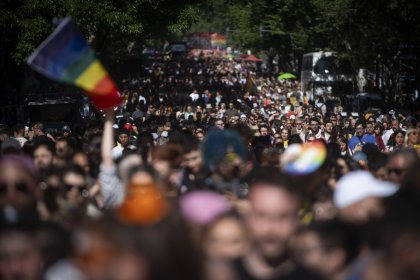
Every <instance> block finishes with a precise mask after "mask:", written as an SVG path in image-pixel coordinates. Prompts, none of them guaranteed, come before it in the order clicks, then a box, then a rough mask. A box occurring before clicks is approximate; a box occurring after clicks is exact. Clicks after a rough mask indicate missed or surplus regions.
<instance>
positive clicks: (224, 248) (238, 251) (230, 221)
mask: <svg viewBox="0 0 420 280" xmlns="http://www.w3.org/2000/svg"><path fill="white" fill-rule="evenodd" d="M248 246H249V238H248V234H247V229H246V227H245V224H244V221H243V219H242V217H241V216H239V215H238V214H236V213H234V212H228V213H226V214H223V215H221V216H219V217H218V218H216V220H214V221H212V223H211V224H209V225H207V226H206V228H205V229H204V233H203V247H204V251H205V253H206V255H207V257H208V258H209V259H212V260H218V259H227V260H233V259H236V258H238V257H240V256H242V255H243V254H245V252H246V250H247V248H248Z"/></svg>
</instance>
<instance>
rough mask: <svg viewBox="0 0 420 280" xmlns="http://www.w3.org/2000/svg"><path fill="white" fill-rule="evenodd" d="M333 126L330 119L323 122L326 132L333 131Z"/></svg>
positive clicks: (330, 132)
mask: <svg viewBox="0 0 420 280" xmlns="http://www.w3.org/2000/svg"><path fill="white" fill-rule="evenodd" d="M333 128H334V125H333V124H332V122H331V121H327V122H326V123H325V132H327V133H328V134H332V133H333Z"/></svg>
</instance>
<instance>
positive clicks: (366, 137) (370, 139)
mask: <svg viewBox="0 0 420 280" xmlns="http://www.w3.org/2000/svg"><path fill="white" fill-rule="evenodd" d="M359 143H361V144H363V145H364V144H366V143H372V144H376V139H375V136H373V135H370V134H365V135H363V136H362V137H361V138H360V139H359V137H357V136H356V135H355V136H353V137H352V138H350V140H349V148H350V150H352V151H353V150H354V148H355V147H356V145H357V144H359Z"/></svg>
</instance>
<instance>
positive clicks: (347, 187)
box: [334, 170, 398, 208]
mask: <svg viewBox="0 0 420 280" xmlns="http://www.w3.org/2000/svg"><path fill="white" fill-rule="evenodd" d="M397 190H398V187H397V185H395V184H393V183H391V182H385V181H380V180H378V179H376V178H375V177H373V175H372V174H371V173H370V172H368V171H364V170H358V171H353V172H350V173H349V174H347V175H345V176H343V177H342V178H341V179H340V180H339V181H338V182H337V186H336V188H335V192H334V204H335V205H336V206H337V208H344V207H347V206H349V205H351V204H354V203H356V202H359V201H361V200H362V199H365V198H368V197H388V196H391V195H393V194H394V193H395V192H396V191H397Z"/></svg>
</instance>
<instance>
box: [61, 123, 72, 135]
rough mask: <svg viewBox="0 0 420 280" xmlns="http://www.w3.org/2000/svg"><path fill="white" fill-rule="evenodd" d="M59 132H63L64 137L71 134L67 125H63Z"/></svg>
mask: <svg viewBox="0 0 420 280" xmlns="http://www.w3.org/2000/svg"><path fill="white" fill-rule="evenodd" d="M61 132H62V133H63V136H64V137H68V136H69V135H70V134H71V128H70V126H68V125H65V126H63V128H62V129H61Z"/></svg>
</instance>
